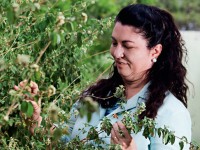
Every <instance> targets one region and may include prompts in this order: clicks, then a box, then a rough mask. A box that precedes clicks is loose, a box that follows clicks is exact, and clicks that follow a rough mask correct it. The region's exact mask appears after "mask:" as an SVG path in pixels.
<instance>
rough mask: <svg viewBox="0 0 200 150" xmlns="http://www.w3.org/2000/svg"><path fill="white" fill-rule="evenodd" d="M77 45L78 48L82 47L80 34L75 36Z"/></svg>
mask: <svg viewBox="0 0 200 150" xmlns="http://www.w3.org/2000/svg"><path fill="white" fill-rule="evenodd" d="M77 45H78V47H81V46H82V33H80V32H79V33H78V34H77Z"/></svg>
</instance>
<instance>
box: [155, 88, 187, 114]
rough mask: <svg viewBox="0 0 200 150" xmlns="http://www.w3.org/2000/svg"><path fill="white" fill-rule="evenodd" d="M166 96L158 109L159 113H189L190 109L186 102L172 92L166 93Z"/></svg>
mask: <svg viewBox="0 0 200 150" xmlns="http://www.w3.org/2000/svg"><path fill="white" fill-rule="evenodd" d="M165 95H166V97H165V99H164V101H163V104H162V106H161V107H160V108H159V110H158V115H167V114H168V115H172V114H176V113H184V114H188V115H189V111H188V109H187V108H186V107H185V106H184V104H183V103H182V102H181V101H180V100H179V99H178V98H176V97H175V96H174V95H173V94H172V93H171V92H169V91H168V92H166V93H165Z"/></svg>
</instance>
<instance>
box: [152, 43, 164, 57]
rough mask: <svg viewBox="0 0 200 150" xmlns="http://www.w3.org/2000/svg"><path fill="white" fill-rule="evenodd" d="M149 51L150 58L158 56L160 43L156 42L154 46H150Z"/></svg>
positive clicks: (160, 50)
mask: <svg viewBox="0 0 200 150" xmlns="http://www.w3.org/2000/svg"><path fill="white" fill-rule="evenodd" d="M150 51H151V57H152V58H158V57H159V55H160V54H161V52H162V45H161V44H157V45H156V46H154V47H152V48H151V50H150Z"/></svg>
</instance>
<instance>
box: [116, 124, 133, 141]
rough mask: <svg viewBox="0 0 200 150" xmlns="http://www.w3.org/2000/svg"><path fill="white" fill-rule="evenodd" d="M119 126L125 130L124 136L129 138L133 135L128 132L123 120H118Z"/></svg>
mask: <svg viewBox="0 0 200 150" xmlns="http://www.w3.org/2000/svg"><path fill="white" fill-rule="evenodd" d="M117 124H118V127H119V128H120V129H121V131H122V132H123V135H124V137H125V138H126V139H127V138H132V137H131V135H130V134H129V133H128V130H127V129H126V127H125V125H124V124H123V123H122V122H121V121H118V122H117Z"/></svg>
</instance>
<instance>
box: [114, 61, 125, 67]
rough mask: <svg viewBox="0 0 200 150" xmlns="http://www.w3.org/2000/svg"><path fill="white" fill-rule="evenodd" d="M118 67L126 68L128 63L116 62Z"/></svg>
mask: <svg viewBox="0 0 200 150" xmlns="http://www.w3.org/2000/svg"><path fill="white" fill-rule="evenodd" d="M116 64H117V66H124V65H127V63H126V62H122V61H116Z"/></svg>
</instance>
